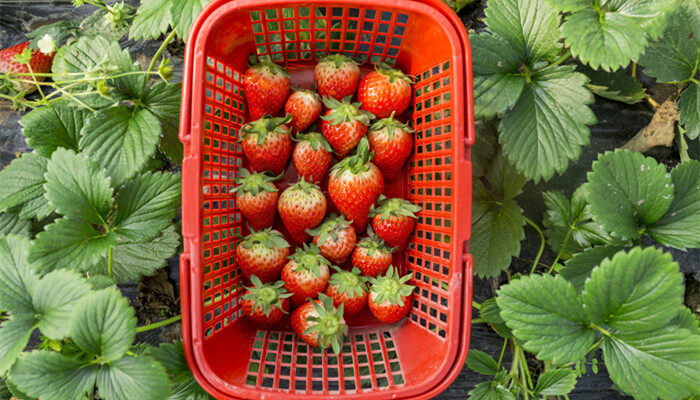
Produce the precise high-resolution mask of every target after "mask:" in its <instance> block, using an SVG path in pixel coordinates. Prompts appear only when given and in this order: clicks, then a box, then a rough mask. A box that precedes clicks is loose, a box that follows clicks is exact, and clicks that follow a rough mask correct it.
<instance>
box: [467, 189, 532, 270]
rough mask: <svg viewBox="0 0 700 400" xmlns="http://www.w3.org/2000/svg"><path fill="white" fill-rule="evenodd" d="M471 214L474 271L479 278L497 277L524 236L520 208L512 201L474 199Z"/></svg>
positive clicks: (515, 252) (523, 222)
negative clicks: (499, 202)
mask: <svg viewBox="0 0 700 400" xmlns="http://www.w3.org/2000/svg"><path fill="white" fill-rule="evenodd" d="M473 215H474V217H473V225H472V238H471V245H470V249H471V252H472V255H473V256H474V272H475V273H476V274H477V276H479V277H491V276H498V275H499V274H500V273H501V271H503V270H506V269H508V267H509V266H510V261H511V258H512V257H514V256H516V255H518V254H520V241H522V240H523V239H525V231H524V229H523V226H524V225H525V220H524V218H523V214H522V210H521V209H520V206H518V204H517V203H516V202H515V201H514V200H508V201H506V202H504V203H503V205H502V206H499V205H497V204H493V203H487V202H480V201H475V202H474V211H473Z"/></svg>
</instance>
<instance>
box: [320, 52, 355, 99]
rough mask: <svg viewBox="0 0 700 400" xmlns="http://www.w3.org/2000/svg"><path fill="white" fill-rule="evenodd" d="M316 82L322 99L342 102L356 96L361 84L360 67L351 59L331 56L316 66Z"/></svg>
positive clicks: (335, 55) (340, 55) (338, 55)
mask: <svg viewBox="0 0 700 400" xmlns="http://www.w3.org/2000/svg"><path fill="white" fill-rule="evenodd" d="M314 81H315V82H316V90H318V93H319V94H320V95H321V97H330V98H333V99H337V100H340V99H342V98H345V97H347V96H352V95H354V94H355V90H357V84H358V83H359V82H360V67H359V66H358V65H357V63H356V62H355V61H354V60H353V59H352V58H350V57H347V56H344V55H342V54H331V55H329V56H326V57H324V58H323V59H322V60H321V61H320V62H319V63H318V64H316V68H314Z"/></svg>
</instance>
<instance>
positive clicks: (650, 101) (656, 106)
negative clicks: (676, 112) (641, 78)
mask: <svg viewBox="0 0 700 400" xmlns="http://www.w3.org/2000/svg"><path fill="white" fill-rule="evenodd" d="M646 99H647V101H648V102H649V104H651V106H652V107H654V108H659V107H661V105H659V103H657V102H656V100H654V99H652V98H651V96H649V95H646Z"/></svg>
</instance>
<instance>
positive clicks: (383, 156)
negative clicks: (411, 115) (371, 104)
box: [367, 112, 413, 181]
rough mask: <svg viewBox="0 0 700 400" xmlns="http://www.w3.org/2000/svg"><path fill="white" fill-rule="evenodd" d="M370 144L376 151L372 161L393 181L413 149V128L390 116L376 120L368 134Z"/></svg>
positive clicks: (387, 178)
mask: <svg viewBox="0 0 700 400" xmlns="http://www.w3.org/2000/svg"><path fill="white" fill-rule="evenodd" d="M367 139H368V140H369V146H370V148H371V149H372V151H373V152H374V158H373V159H372V161H373V162H374V163H375V164H376V165H377V167H379V169H380V170H381V171H382V173H383V174H384V179H385V180H387V181H393V180H395V179H396V178H397V177H398V176H399V173H400V172H401V167H402V166H403V163H404V162H406V159H407V158H408V156H409V155H410V154H411V150H412V149H413V129H411V128H410V127H409V126H408V125H406V124H402V123H401V122H399V121H397V120H395V119H394V113H393V112H392V113H391V115H390V116H389V118H384V119H381V120H379V121H377V122H375V123H374V124H373V125H372V126H371V127H370V128H369V133H368V134H367Z"/></svg>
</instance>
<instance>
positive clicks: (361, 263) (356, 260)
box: [351, 228, 396, 278]
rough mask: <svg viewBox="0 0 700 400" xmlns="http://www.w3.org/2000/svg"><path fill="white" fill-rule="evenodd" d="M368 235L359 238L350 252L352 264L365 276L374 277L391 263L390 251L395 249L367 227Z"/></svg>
mask: <svg viewBox="0 0 700 400" xmlns="http://www.w3.org/2000/svg"><path fill="white" fill-rule="evenodd" d="M367 234H368V236H367V237H366V238H363V239H362V240H360V242H359V243H358V244H357V246H355V250H353V252H352V259H351V260H352V266H353V267H357V268H359V270H360V271H362V274H363V275H365V276H371V277H373V278H376V277H377V275H380V274H383V273H385V272H386V271H387V269H389V266H390V265H391V259H392V258H391V253H392V252H393V251H394V250H396V248H392V247H389V246H387V244H386V243H385V242H384V241H383V240H382V239H381V238H380V237H379V236H377V235H375V234H374V232H373V231H372V228H367Z"/></svg>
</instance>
